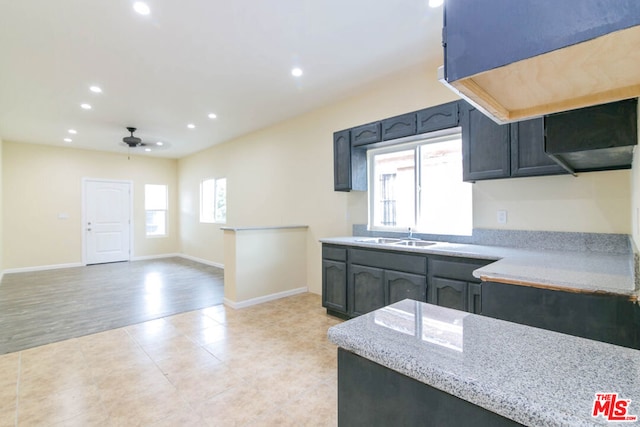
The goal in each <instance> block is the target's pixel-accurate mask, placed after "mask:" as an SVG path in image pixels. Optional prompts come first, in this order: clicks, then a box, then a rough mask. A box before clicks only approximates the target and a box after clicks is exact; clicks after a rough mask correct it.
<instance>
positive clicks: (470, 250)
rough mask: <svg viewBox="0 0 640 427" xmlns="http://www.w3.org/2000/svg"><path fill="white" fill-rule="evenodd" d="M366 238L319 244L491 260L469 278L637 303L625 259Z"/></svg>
mask: <svg viewBox="0 0 640 427" xmlns="http://www.w3.org/2000/svg"><path fill="white" fill-rule="evenodd" d="M370 240H371V238H370V237H334V238H326V239H320V241H321V242H323V243H330V244H337V245H349V246H359V247H365V248H376V249H386V250H396V251H405V252H414V253H422V254H430V255H446V256H456V257H466V258H476V259H487V260H495V261H496V262H493V263H491V264H489V265H487V266H485V267H482V268H479V269H477V270H475V271H474V272H473V275H474V276H475V277H477V278H481V279H482V280H485V281H498V282H503V283H511V284H516V285H525V286H535V287H543V288H550V289H561V290H569V291H578V292H607V293H613V294H620V295H628V296H629V297H631V298H632V299H637V298H638V294H639V292H640V291H639V289H638V288H637V286H636V283H635V279H634V259H633V255H632V254H631V253H629V254H618V253H612V254H610V253H604V252H577V251H557V250H529V249H518V248H506V247H500V246H483V245H474V244H463V243H446V242H435V244H433V245H431V246H426V247H406V246H397V245H390V244H379V243H370Z"/></svg>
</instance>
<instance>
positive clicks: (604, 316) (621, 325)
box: [482, 282, 640, 349]
mask: <svg viewBox="0 0 640 427" xmlns="http://www.w3.org/2000/svg"><path fill="white" fill-rule="evenodd" d="M482 315H484V316H489V317H494V318H496V319H501V320H507V321H510V322H514V323H520V324H523V325H527V326H533V327H536V328H542V329H547V330H550V331H555V332H561V333H564V334H569V335H574V336H577V337H582V338H588V339H592V340H596V341H603V342H606V343H609V344H616V345H620V346H623V347H630V348H635V349H640V306H639V305H638V304H637V303H634V302H632V301H629V298H627V297H625V296H622V295H621V296H616V295H609V294H582V293H573V292H562V291H556V290H551V289H538V288H533V287H528V286H518V285H508V284H503V283H494V282H483V283H482Z"/></svg>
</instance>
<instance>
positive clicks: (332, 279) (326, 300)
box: [322, 259, 347, 314]
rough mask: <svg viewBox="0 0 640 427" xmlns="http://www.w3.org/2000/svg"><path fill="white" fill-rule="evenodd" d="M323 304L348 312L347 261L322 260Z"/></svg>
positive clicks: (328, 307) (334, 309) (330, 308)
mask: <svg viewBox="0 0 640 427" xmlns="http://www.w3.org/2000/svg"><path fill="white" fill-rule="evenodd" d="M322 306H323V307H326V308H327V309H329V310H333V311H337V312H340V313H343V314H347V263H346V262H342V261H331V260H326V259H325V260H323V261H322Z"/></svg>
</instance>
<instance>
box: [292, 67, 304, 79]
mask: <svg viewBox="0 0 640 427" xmlns="http://www.w3.org/2000/svg"><path fill="white" fill-rule="evenodd" d="M291 75H292V76H294V77H300V76H301V75H302V68H297V67H296V68H294V69H293V70H291Z"/></svg>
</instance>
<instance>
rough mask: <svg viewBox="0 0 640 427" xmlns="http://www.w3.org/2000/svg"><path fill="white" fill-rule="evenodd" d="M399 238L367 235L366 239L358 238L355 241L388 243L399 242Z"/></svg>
mask: <svg viewBox="0 0 640 427" xmlns="http://www.w3.org/2000/svg"><path fill="white" fill-rule="evenodd" d="M400 241H401V240H400V239H391V238H387V237H369V238H366V239H359V240H356V242H360V243H378V244H389V243H400Z"/></svg>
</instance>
